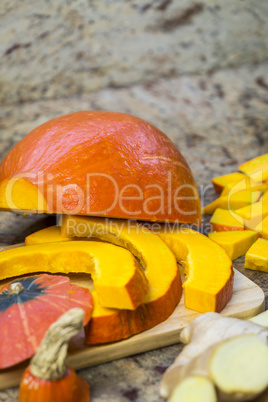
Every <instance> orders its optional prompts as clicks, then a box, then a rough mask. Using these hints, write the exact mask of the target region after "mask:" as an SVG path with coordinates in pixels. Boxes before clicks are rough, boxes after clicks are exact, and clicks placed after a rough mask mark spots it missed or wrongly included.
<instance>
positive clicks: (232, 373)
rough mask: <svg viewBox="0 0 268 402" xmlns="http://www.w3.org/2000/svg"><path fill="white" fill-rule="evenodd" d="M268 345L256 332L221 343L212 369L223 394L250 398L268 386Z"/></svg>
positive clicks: (232, 398)
mask: <svg viewBox="0 0 268 402" xmlns="http://www.w3.org/2000/svg"><path fill="white" fill-rule="evenodd" d="M267 368H268V346H267V344H264V342H263V341H261V340H260V339H259V338H258V337H257V336H256V335H254V334H252V335H241V336H238V337H235V338H231V339H228V340H226V341H224V342H221V343H220V344H219V345H217V346H216V347H215V348H214V350H213V352H212V354H211V357H210V359H209V363H208V372H209V374H210V378H211V379H212V380H213V382H214V383H215V384H216V386H217V388H218V390H219V392H220V397H221V398H222V399H223V398H224V399H225V400H228V401H243V400H250V399H252V398H254V397H256V396H257V395H259V394H260V393H261V392H263V391H264V390H265V389H266V388H267V387H268V370H267Z"/></svg>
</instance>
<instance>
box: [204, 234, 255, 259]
mask: <svg viewBox="0 0 268 402" xmlns="http://www.w3.org/2000/svg"><path fill="white" fill-rule="evenodd" d="M208 237H209V238H210V239H211V240H214V241H215V242H216V243H218V244H219V245H220V246H222V247H223V248H224V250H226V252H227V254H228V255H229V257H230V258H231V260H235V259H236V258H238V257H241V255H244V254H246V252H247V251H248V249H249V248H250V247H251V246H252V244H253V243H254V242H255V241H256V240H257V237H258V233H256V232H254V231H253V230H237V231H236V230H233V231H229V232H214V233H209V235H208Z"/></svg>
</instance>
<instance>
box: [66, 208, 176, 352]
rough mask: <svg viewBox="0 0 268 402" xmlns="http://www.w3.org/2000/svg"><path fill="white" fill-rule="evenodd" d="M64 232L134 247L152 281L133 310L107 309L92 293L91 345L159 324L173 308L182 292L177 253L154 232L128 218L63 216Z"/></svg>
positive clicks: (128, 247) (117, 338) (133, 250)
mask: <svg viewBox="0 0 268 402" xmlns="http://www.w3.org/2000/svg"><path fill="white" fill-rule="evenodd" d="M62 235H63V236H67V235H69V236H78V237H79V236H94V237H98V238H100V239H102V240H104V241H108V242H111V243H114V244H117V245H119V246H121V247H125V248H127V249H129V250H131V252H132V253H133V254H134V255H135V256H136V258H138V260H139V261H140V264H141V265H142V266H143V268H144V271H145V274H146V277H147V279H148V283H149V291H148V293H147V295H146V296H145V299H144V301H143V304H142V305H140V306H139V307H138V308H137V309H136V310H134V311H129V310H115V309H107V308H104V307H102V306H101V305H100V303H99V302H98V298H97V296H96V293H95V292H94V291H93V292H92V296H93V299H94V310H93V313H92V318H91V322H90V324H89V328H88V332H87V342H88V343H89V344H96V343H106V342H112V341H116V340H120V339H123V338H128V337H129V336H131V335H134V334H136V333H139V332H141V331H144V330H146V329H149V328H151V327H153V326H155V325H157V324H159V323H160V322H162V321H164V320H165V319H167V318H168V317H169V316H170V314H171V313H172V312H173V311H174V309H175V307H176V305H177V304H178V303H179V301H180V298H181V294H182V286H181V278H180V275H179V272H178V268H177V264H176V260H175V257H174V255H173V254H172V252H171V251H170V250H169V248H168V247H167V246H166V244H165V243H164V242H163V241H162V240H161V239H160V238H159V236H157V235H156V234H155V233H153V232H151V231H150V230H149V229H147V228H146V227H144V226H142V225H140V224H138V223H136V222H130V221H126V220H116V219H112V220H110V219H109V220H108V219H104V218H89V217H82V216H64V217H63V226H62ZM102 244H103V243H102Z"/></svg>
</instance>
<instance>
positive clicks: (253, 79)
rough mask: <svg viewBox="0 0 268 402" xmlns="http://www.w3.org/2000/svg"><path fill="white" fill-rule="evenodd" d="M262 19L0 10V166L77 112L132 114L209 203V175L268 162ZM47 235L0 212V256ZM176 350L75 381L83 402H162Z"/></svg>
mask: <svg viewBox="0 0 268 402" xmlns="http://www.w3.org/2000/svg"><path fill="white" fill-rule="evenodd" d="M267 20H268V2H267V1H262V0H259V1H253V0H244V1H242V0H235V1H234V0H224V1H220V0H218V1H216V0H207V1H204V0H203V1H192V0H173V1H172V0H162V1H152V0H147V1H140V0H137V1H135V0H130V1H123V0H121V1H112V0H110V1H108V0H103V1H97V0H96V1H86V0H77V1H68V0H65V1H64V0H61V1H45V0H43V1H39V2H33V1H32V0H31V1H30V0H23V1H21V2H19V1H13V0H10V1H8V0H2V2H1V5H0V42H1V47H0V51H1V63H0V103H1V104H0V160H1V159H2V158H3V157H4V155H5V154H6V153H7V152H8V150H9V149H11V147H12V146H13V145H14V144H15V143H16V142H17V141H19V140H20V139H21V138H23V137H24V136H25V135H26V134H27V133H28V132H29V131H30V130H31V129H33V128H34V127H36V126H37V125H39V124H41V123H43V122H44V121H46V120H48V119H51V118H53V117H56V116H59V115H62V114H65V113H71V112H74V111H77V110H85V109H96V110H97V109H107V110H113V111H120V112H127V113H132V114H134V115H137V116H139V117H142V118H144V119H146V120H148V121H150V122H152V123H153V124H155V125H156V126H157V127H159V128H160V129H162V130H163V131H164V132H165V133H166V134H167V135H168V136H169V137H170V138H171V139H172V140H173V141H174V142H175V143H176V145H177V147H178V148H179V149H180V150H181V152H182V153H183V155H184V156H185V157H186V159H187V161H188V162H189V164H190V166H191V168H192V171H193V174H194V176H195V179H196V182H197V184H198V186H199V189H200V193H201V196H202V201H203V203H207V202H209V201H210V200H212V199H213V198H215V197H216V195H215V193H214V192H213V190H212V186H211V183H210V179H211V178H212V177H213V176H216V175H219V174H225V173H229V172H231V171H234V170H236V169H237V167H238V165H239V164H240V163H242V162H243V161H245V160H247V159H249V158H251V157H254V156H257V155H260V154H262V153H264V152H268V24H267ZM206 222H207V218H206V220H205V224H206ZM50 224H53V218H52V217H48V218H47V217H45V216H42V217H30V218H27V219H24V218H22V217H20V216H16V215H15V214H12V213H5V212H0V245H5V244H13V243H18V242H21V241H23V239H24V237H25V235H27V234H29V233H32V232H33V231H35V230H37V229H39V228H41V227H44V226H45V225H50ZM243 262H244V258H243V257H241V258H239V259H238V260H236V261H235V262H234V266H235V268H237V269H239V270H240V271H241V272H243V273H244V274H245V275H246V276H248V277H249V278H250V279H252V280H253V281H254V282H255V283H257V284H258V285H259V286H261V287H262V289H263V290H264V292H265V294H266V308H267V298H268V275H267V274H265V273H258V272H253V271H249V270H245V269H244V268H243ZM180 350H181V345H174V346H171V347H167V348H162V349H160V350H156V351H152V352H148V353H144V354H141V355H137V356H134V357H129V358H126V359H121V360H118V361H115V362H112V363H107V364H103V365H99V366H96V367H93V368H90V369H85V370H82V371H80V372H79V374H80V375H81V376H83V377H84V378H86V379H87V380H88V381H89V383H90V384H91V390H92V401H97V402H107V401H112V402H117V401H119V402H127V401H139V402H154V401H162V399H161V398H160V397H159V395H158V389H159V382H160V379H161V375H162V373H163V372H164V370H165V369H166V368H167V367H168V366H169V365H170V364H171V363H172V361H173V360H174V358H175V357H176V355H177V354H178V353H179V351H180ZM17 393H18V391H17V389H11V390H8V391H6V392H0V401H8V402H9V401H11V402H15V401H16V400H17ZM267 400H268V396H267V398H266V399H263V400H262V402H265V401H266V402H267Z"/></svg>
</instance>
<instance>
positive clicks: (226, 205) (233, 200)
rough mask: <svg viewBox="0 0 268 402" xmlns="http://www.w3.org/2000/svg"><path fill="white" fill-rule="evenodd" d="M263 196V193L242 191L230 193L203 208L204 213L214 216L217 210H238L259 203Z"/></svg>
mask: <svg viewBox="0 0 268 402" xmlns="http://www.w3.org/2000/svg"><path fill="white" fill-rule="evenodd" d="M261 195H262V191H260V190H259V191H255V190H240V191H237V192H232V193H231V192H230V193H228V194H227V195H221V196H220V197H219V198H217V199H216V200H214V201H212V202H211V203H210V204H208V205H206V206H205V207H204V208H203V213H204V214H206V215H212V214H213V213H214V211H215V210H216V209H217V208H221V209H238V208H242V207H245V206H247V205H249V204H252V203H253V202H257V201H258V200H259V198H260V196H261Z"/></svg>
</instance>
